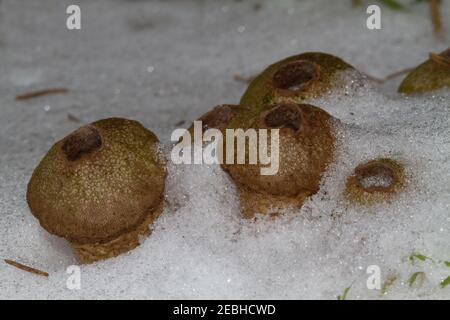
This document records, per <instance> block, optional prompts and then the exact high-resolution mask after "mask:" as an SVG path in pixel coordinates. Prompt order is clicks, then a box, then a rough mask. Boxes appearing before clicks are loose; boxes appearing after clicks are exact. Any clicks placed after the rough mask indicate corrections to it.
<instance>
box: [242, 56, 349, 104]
mask: <svg viewBox="0 0 450 320" xmlns="http://www.w3.org/2000/svg"><path fill="white" fill-rule="evenodd" d="M344 70H354V68H353V67H352V66H351V65H349V64H348V63H346V62H344V61H343V60H341V59H340V58H338V57H335V56H332V55H330V54H326V53H320V52H307V53H303V54H299V55H295V56H292V57H289V58H286V59H283V60H281V61H279V62H276V63H274V64H272V65H270V66H269V67H267V68H266V69H265V70H264V71H263V72H262V73H261V74H260V75H258V76H257V77H256V78H255V79H254V80H253V81H252V82H251V83H250V85H249V86H248V88H247V90H246V91H245V93H244V95H243V96H242V98H241V101H240V105H241V106H244V107H249V108H251V109H255V108H256V109H258V108H260V107H262V106H264V105H268V104H276V103H281V102H290V103H304V102H307V100H308V99H310V98H316V97H319V96H322V95H324V94H326V93H327V92H328V91H329V90H330V89H331V88H332V87H334V86H336V85H338V84H339V83H338V82H339V81H338V80H337V79H336V75H337V73H338V72H339V71H344Z"/></svg>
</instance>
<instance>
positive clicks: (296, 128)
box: [27, 49, 450, 263]
mask: <svg viewBox="0 0 450 320" xmlns="http://www.w3.org/2000/svg"><path fill="white" fill-rule="evenodd" d="M345 70H353V71H355V72H357V71H356V70H354V68H353V67H352V66H350V65H349V64H347V63H346V62H344V61H343V60H341V59H339V58H337V57H335V56H332V55H329V54H325V53H303V54H300V55H296V56H292V57H289V58H287V59H284V60H282V61H280V62H277V63H275V64H273V65H271V66H269V67H268V68H267V69H265V70H264V71H263V72H262V73H261V74H260V75H259V76H258V77H256V78H255V79H254V80H253V81H252V82H251V83H250V85H249V86H248V88H247V90H246V92H245V93H244V95H243V97H242V98H241V101H240V103H239V105H220V106H217V107H215V108H214V109H212V110H211V111H210V112H208V113H206V114H205V115H203V116H202V117H201V118H200V120H202V121H203V123H204V124H205V127H208V128H216V129H219V130H225V129H237V128H242V129H244V130H246V129H249V128H254V129H260V128H278V129H279V143H280V148H279V157H280V158H279V171H278V173H277V174H275V175H260V174H259V172H260V171H259V170H260V168H261V166H262V164H260V163H257V164H223V165H222V168H223V169H224V170H225V171H226V172H227V173H228V174H229V176H230V177H231V179H232V180H233V181H234V183H235V185H236V187H237V190H238V192H239V196H240V201H241V207H242V215H243V217H245V218H251V217H254V216H255V214H256V213H261V214H270V215H276V213H278V212H280V211H282V210H283V209H285V208H292V207H293V208H300V207H301V206H302V204H303V203H304V201H305V199H307V198H308V197H310V196H311V195H313V194H315V193H317V192H318V190H319V187H320V181H321V178H322V175H323V173H324V172H325V171H326V169H327V166H328V165H329V164H330V163H331V162H332V161H333V157H334V151H335V144H336V141H335V136H334V134H333V130H332V126H333V123H334V122H336V121H338V120H337V119H334V118H333V117H332V116H331V115H329V114H328V113H327V112H325V111H324V110H322V109H320V108H319V107H316V106H313V105H310V104H308V100H311V99H313V98H317V97H321V96H325V95H327V94H329V92H330V89H331V88H334V89H335V88H337V89H338V90H339V88H340V87H341V86H342V83H340V82H341V80H338V77H337V74H338V73H339V72H341V71H345ZM445 87H447V88H450V49H448V50H446V51H444V52H442V53H441V54H431V55H430V58H429V59H428V60H427V61H426V62H424V63H423V64H421V65H419V66H418V67H417V68H416V69H414V70H413V71H411V72H410V73H409V74H408V75H407V77H406V78H405V79H404V80H403V82H402V83H401V85H400V87H399V89H398V90H399V92H401V93H404V94H420V93H424V92H429V91H432V90H437V89H442V88H445ZM269 132H270V131H269ZM224 136H226V135H224ZM269 140H270V139H269ZM158 143H159V141H158V138H157V137H156V135H155V134H153V133H152V132H151V131H149V130H147V129H146V128H144V127H143V126H142V125H141V124H140V123H138V122H136V121H132V120H126V119H120V118H110V119H104V120H100V121H97V122H94V123H91V124H88V125H86V126H83V127H81V128H80V129H78V130H76V131H75V132H73V133H71V134H70V135H68V136H67V137H65V138H64V139H62V140H61V141H59V142H57V143H56V144H55V145H54V146H53V147H52V148H51V149H50V150H49V151H48V153H47V155H46V156H45V157H44V159H42V161H41V162H40V164H39V165H38V166H37V168H36V169H35V170H34V172H33V175H32V177H31V180H30V182H29V184H28V191H27V201H28V205H29V207H30V209H31V212H32V213H33V215H34V216H35V217H36V218H37V219H38V220H39V222H40V224H41V226H42V227H43V228H45V229H46V230H47V231H48V232H50V233H52V234H55V235H58V236H61V237H64V238H66V239H67V240H68V241H69V242H70V244H71V245H72V247H73V249H74V251H75V253H76V255H77V257H78V258H79V260H80V262H81V263H92V262H94V261H97V260H101V259H107V258H110V257H114V256H117V255H119V254H122V253H124V252H127V251H129V250H131V249H133V248H135V247H136V246H138V245H139V237H140V236H142V235H148V234H149V233H150V230H151V225H152V223H153V222H154V221H155V220H156V219H157V218H158V216H159V215H160V214H161V213H162V212H163V208H164V192H165V180H166V175H167V170H166V163H167V162H166V160H165V158H164V157H163V156H161V155H160V152H159V149H158ZM376 178H382V179H384V180H383V181H385V182H384V183H379V184H376V183H370V181H373V180H374V179H375V180H376ZM371 179H372V180H371ZM386 181H387V183H386ZM405 184H406V179H405V173H404V168H403V166H402V164H401V163H399V162H398V161H396V160H395V159H390V158H380V159H373V160H371V161H369V162H366V163H362V164H360V165H358V166H357V167H356V168H355V169H354V172H353V174H352V175H350V176H349V177H348V179H347V183H346V189H345V197H346V198H347V199H348V201H350V202H351V203H354V204H356V205H365V206H369V205H372V204H374V203H377V202H380V201H386V200H389V199H391V200H392V198H393V197H395V196H396V195H397V194H398V193H400V192H401V191H402V190H403V189H404V187H405Z"/></svg>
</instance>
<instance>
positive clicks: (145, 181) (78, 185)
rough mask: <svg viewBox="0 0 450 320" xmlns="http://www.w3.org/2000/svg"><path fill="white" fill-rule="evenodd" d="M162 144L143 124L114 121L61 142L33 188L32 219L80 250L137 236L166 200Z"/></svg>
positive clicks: (45, 161)
mask: <svg viewBox="0 0 450 320" xmlns="http://www.w3.org/2000/svg"><path fill="white" fill-rule="evenodd" d="M157 145H158V138H157V137H156V136H155V135H154V134H153V133H152V132H150V131H149V130H147V129H145V128H144V127H143V126H142V125H141V124H140V123H138V122H136V121H132V120H126V119H120V118H110V119H104V120H100V121H97V122H94V123H92V124H89V125H86V126H84V127H81V128H80V129H78V130H76V131H74V132H73V133H71V134H70V135H68V136H67V137H66V138H64V139H62V140H61V141H59V142H57V143H56V144H55V145H53V147H52V148H51V149H50V150H49V151H48V153H47V155H46V156H45V157H44V158H43V159H42V161H41V162H40V163H39V165H38V166H37V168H36V169H35V170H34V172H33V175H32V177H31V179H30V182H29V184H28V191H27V201H28V205H29V207H30V209H31V212H32V213H33V215H34V216H35V217H36V218H37V219H38V220H39V222H40V224H41V225H42V227H43V228H45V229H46V230H47V231H49V232H50V233H53V234H56V235H58V236H61V237H64V238H66V239H67V240H69V241H70V242H73V243H77V244H89V243H105V242H108V241H110V240H112V239H115V238H117V237H118V236H120V235H122V234H125V233H128V232H130V231H133V230H134V229H135V228H136V227H137V226H139V225H140V224H142V223H143V222H144V220H145V219H146V217H147V216H148V214H150V213H151V212H152V211H153V210H154V209H155V208H156V207H158V205H159V204H160V203H161V201H162V200H163V193H164V186H165V176H166V170H165V165H164V160H163V159H162V158H161V157H160V155H159V153H158V149H157Z"/></svg>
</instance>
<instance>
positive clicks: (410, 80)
mask: <svg viewBox="0 0 450 320" xmlns="http://www.w3.org/2000/svg"><path fill="white" fill-rule="evenodd" d="M436 56H437V57H440V58H441V59H437V60H433V58H430V59H428V60H427V61H425V62H424V63H422V64H420V65H419V66H418V67H416V68H415V69H414V70H412V71H411V72H409V73H408V75H407V76H406V77H405V79H403V81H402V83H401V84H400V86H399V88H398V92H400V93H405V94H415V93H417V94H420V93H425V92H431V91H434V90H439V89H443V88H450V48H449V49H447V50H445V51H444V52H442V53H441V54H439V55H435V57H436Z"/></svg>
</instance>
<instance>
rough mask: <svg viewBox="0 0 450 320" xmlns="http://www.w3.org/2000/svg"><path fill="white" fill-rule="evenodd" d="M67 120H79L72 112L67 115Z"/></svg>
mask: <svg viewBox="0 0 450 320" xmlns="http://www.w3.org/2000/svg"><path fill="white" fill-rule="evenodd" d="M67 120H69V121H72V122H76V123H78V122H81V120H80V118H78V117H75V116H74V115H73V114H70V113H69V114H68V115H67Z"/></svg>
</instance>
